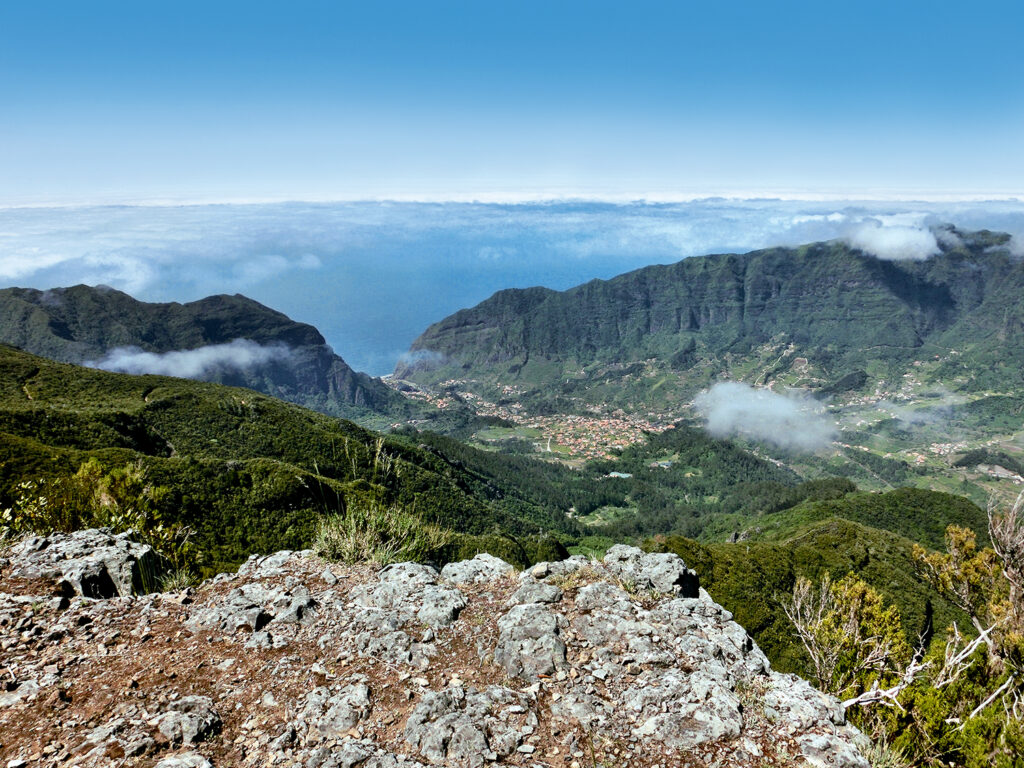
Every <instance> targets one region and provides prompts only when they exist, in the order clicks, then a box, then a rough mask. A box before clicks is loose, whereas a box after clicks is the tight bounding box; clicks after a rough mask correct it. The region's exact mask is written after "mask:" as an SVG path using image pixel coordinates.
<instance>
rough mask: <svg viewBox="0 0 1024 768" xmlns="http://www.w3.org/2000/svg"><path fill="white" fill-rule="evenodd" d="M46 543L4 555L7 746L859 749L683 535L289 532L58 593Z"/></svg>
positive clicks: (51, 757) (71, 757)
mask: <svg viewBox="0 0 1024 768" xmlns="http://www.w3.org/2000/svg"><path fill="white" fill-rule="evenodd" d="M51 546H54V547H60V546H62V544H61V543H60V542H56V541H55V542H53V543H52V544H51ZM35 551H36V550H35V549H33V548H32V547H25V546H24V545H22V546H21V548H18V549H17V550H11V551H10V552H9V553H7V555H6V558H7V560H6V562H4V564H3V566H2V571H0V649H2V655H0V673H2V680H3V683H2V685H3V688H4V690H2V691H0V764H20V762H19V761H26V762H32V764H40V765H57V764H64V763H66V762H69V761H75V763H76V764H77V765H82V766H101V765H108V764H111V763H112V762H115V761H116V762H118V763H119V764H127V765H146V766H150V765H160V766H164V768H191V767H192V766H214V767H219V766H235V765H245V766H257V765H268V766H269V765H302V766H308V768H351V767H353V766H359V767H360V768H363V767H365V768H398V767H399V766H407V767H409V768H412V767H414V766H430V765H439V766H441V765H443V766H455V767H459V766H467V767H471V768H477V767H478V766H482V765H485V764H499V765H523V766H566V767H567V768H581V767H582V766H583V765H593V764H622V765H624V766H625V765H630V766H655V765H668V764H671V765H675V764H690V765H711V764H714V765H718V766H727V765H735V766H740V765H743V766H756V765H760V764H766V765H767V764H771V765H816V766H819V765H820V766H824V765H829V766H845V767H846V768H853V767H855V766H856V767H857V768H866V766H867V763H866V761H865V760H864V758H863V757H862V756H861V753H860V748H859V744H860V742H861V741H862V740H863V737H861V736H860V735H859V734H858V732H857V731H856V730H855V729H853V728H852V727H850V726H848V725H846V724H845V722H844V715H843V710H842V707H840V706H839V705H838V703H837V702H836V701H835V700H834V699H832V698H830V697H828V696H825V695H823V694H821V693H819V692H817V691H815V690H814V689H813V688H811V687H810V686H809V685H808V684H807V683H806V682H804V681H803V680H800V679H799V678H796V677H793V676H791V675H782V674H778V673H776V672H774V671H772V670H771V668H770V665H769V663H768V660H767V659H766V658H765V657H764V655H763V654H762V653H761V651H760V650H759V649H758V648H757V646H756V645H755V644H754V643H753V642H752V641H751V639H750V637H749V636H748V635H747V634H746V632H744V630H743V629H742V627H740V626H739V625H737V624H736V623H735V622H733V621H732V617H731V616H730V614H729V613H728V612H727V611H725V610H724V609H723V608H722V607H721V606H719V605H717V604H716V603H714V602H713V601H712V600H711V599H710V598H709V597H708V596H707V594H706V593H705V592H703V591H702V590H699V589H698V588H696V584H695V581H693V580H692V579H691V574H690V572H689V571H688V569H687V568H686V567H685V564H684V563H683V562H682V561H681V560H679V558H677V557H674V556H671V555H658V556H651V555H646V554H644V553H643V552H641V551H640V550H637V549H634V548H628V547H615V548H613V549H612V550H610V551H609V553H608V556H607V557H606V558H605V561H604V562H596V561H592V560H587V559H584V558H573V559H570V560H566V561H562V562H558V563H542V564H540V565H539V566H535V567H533V568H531V569H529V570H528V571H526V572H524V573H522V574H517V573H515V572H514V571H512V569H511V568H510V567H508V566H507V565H506V564H504V563H502V562H501V561H498V560H496V559H495V558H490V557H486V558H475V559H474V560H472V561H467V562H465V563H458V564H454V565H453V566H450V567H447V568H446V569H445V570H444V571H443V572H442V573H438V572H437V571H436V570H435V569H433V568H430V567H428V566H424V565H418V564H413V563H402V564H398V565H393V566H390V567H388V568H385V569H383V570H379V571H374V570H372V569H370V568H369V567H350V568H342V567H339V566H333V565H330V564H326V563H324V562H323V561H322V560H320V559H318V558H316V557H315V556H313V554H312V553H310V552H281V553H277V554H275V555H271V556H269V557H254V558H252V559H250V561H249V562H248V563H246V564H245V565H244V566H243V567H242V568H241V569H240V570H239V572H238V573H237V574H234V575H221V576H218V577H216V578H215V579H212V580H210V581H208V582H206V583H205V584H204V585H203V586H202V587H200V588H199V589H197V590H194V591H188V592H185V593H178V594H148V595H143V596H135V597H112V598H108V599H98V598H93V597H87V596H76V597H74V598H71V599H69V598H67V597H41V596H38V595H31V594H25V591H26V588H27V587H38V586H40V585H41V582H40V580H39V579H40V578H41V577H40V576H38V575H31V576H27V575H26V574H37V571H29V570H26V564H25V563H26V561H25V560H24V558H31V557H32V556H33V554H34V552H35ZM52 578H53V579H55V580H59V579H62V578H64V577H63V575H61V573H59V572H58V573H55V574H54V575H53V576H52ZM55 583H56V582H55ZM51 591H52V590H51Z"/></svg>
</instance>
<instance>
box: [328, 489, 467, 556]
mask: <svg viewBox="0 0 1024 768" xmlns="http://www.w3.org/2000/svg"><path fill="white" fill-rule="evenodd" d="M451 536H452V534H451V531H448V530H446V529H444V528H439V527H438V526H436V525H432V524H430V523H426V522H424V521H422V520H420V519H419V518H417V517H414V516H413V515H411V514H409V513H408V512H406V511H405V510H404V509H402V508H401V507H399V506H398V505H396V504H391V505H386V504H384V503H383V502H381V501H379V500H377V499H369V500H359V501H354V502H351V503H349V505H348V506H347V508H346V509H345V511H344V512H340V513H337V514H331V515H326V516H324V517H323V518H321V520H320V522H319V524H318V526H317V532H316V539H315V540H314V543H313V548H314V549H315V550H316V552H317V554H319V555H320V556H321V557H323V558H326V559H328V560H336V561H340V562H342V563H347V564H352V563H362V562H369V563H375V564H377V565H387V564H388V563H394V562H399V561H403V560H425V559H428V558H429V557H430V556H431V555H432V554H433V553H435V552H436V551H437V550H439V549H441V548H443V547H444V546H445V545H447V544H448V543H449V542H450V541H451Z"/></svg>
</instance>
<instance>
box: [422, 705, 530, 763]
mask: <svg viewBox="0 0 1024 768" xmlns="http://www.w3.org/2000/svg"><path fill="white" fill-rule="evenodd" d="M529 705H530V700H529V699H528V698H526V697H525V696H524V695H523V694H521V693H519V692H518V691H513V690H511V689H509V688H502V687H501V686H496V685H492V686H489V687H487V688H485V689H484V690H482V691H476V690H473V689H469V690H468V691H467V690H464V689H462V688H454V687H453V688H447V689H445V690H443V691H437V692H433V693H429V694H427V695H426V696H424V697H423V701H421V702H420V703H419V704H418V705H417V706H416V708H415V709H414V710H413V712H412V714H411V715H410V716H409V720H408V723H407V724H406V726H405V740H406V741H407V742H408V743H409V744H410V746H412V747H413V748H414V749H416V750H418V751H419V753H420V754H421V755H423V757H424V758H426V759H427V760H429V761H430V762H432V763H434V764H436V765H458V766H471V767H472V768H476V766H480V765H483V763H484V761H485V760H491V761H493V760H496V759H498V758H501V757H504V756H506V755H510V754H512V753H513V752H515V750H516V748H517V747H518V746H519V744H520V743H521V741H522V739H523V731H522V729H521V726H520V725H518V724H517V722H516V721H521V723H522V724H524V725H526V726H527V727H529V728H532V727H534V726H536V723H537V719H536V716H535V715H534V714H533V713H532V712H531V711H530V710H529Z"/></svg>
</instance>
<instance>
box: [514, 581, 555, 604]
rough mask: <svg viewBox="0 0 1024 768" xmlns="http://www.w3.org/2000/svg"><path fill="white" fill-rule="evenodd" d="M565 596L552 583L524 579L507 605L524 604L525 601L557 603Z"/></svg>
mask: <svg viewBox="0 0 1024 768" xmlns="http://www.w3.org/2000/svg"><path fill="white" fill-rule="evenodd" d="M564 596H565V594H564V593H563V592H562V590H561V589H559V588H558V587H556V586H555V585H554V584H545V583H544V582H543V581H535V580H534V579H524V580H523V586H521V587H520V588H519V589H517V590H516V591H515V592H514V593H513V594H512V597H510V598H509V599H508V604H509V605H526V604H527V603H557V602H559V601H561V599H562V598H563V597H564Z"/></svg>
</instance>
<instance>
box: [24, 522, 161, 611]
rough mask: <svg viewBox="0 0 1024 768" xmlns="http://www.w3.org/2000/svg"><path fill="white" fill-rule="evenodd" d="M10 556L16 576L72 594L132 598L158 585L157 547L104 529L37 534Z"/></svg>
mask: <svg viewBox="0 0 1024 768" xmlns="http://www.w3.org/2000/svg"><path fill="white" fill-rule="evenodd" d="M7 557H8V558H9V559H10V561H11V572H10V575H11V576H13V577H14V578H16V579H24V580H35V579H39V580H43V581H51V582H54V583H55V586H56V588H57V589H58V590H59V591H60V592H61V593H63V594H65V595H68V596H71V595H81V596H83V597H97V598H103V597H115V596H121V597H127V596H128V595H131V594H133V593H135V592H140V591H143V590H145V589H147V588H149V589H151V588H153V587H155V586H156V584H155V581H156V577H157V575H158V574H159V563H158V558H157V555H156V553H155V552H154V551H153V549H152V548H151V547H149V546H148V545H146V544H139V543H138V542H135V541H132V540H131V538H130V535H129V534H127V533H121V534H117V535H116V536H115V535H113V534H111V533H110V532H109V531H107V530H104V529H95V528H94V529H90V530H86V531H75V532H74V533H71V534H54V535H52V536H32V537H30V538H27V539H24V540H23V541H21V542H19V543H18V544H15V545H14V547H12V548H11V550H10V552H9V553H8V555H7Z"/></svg>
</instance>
